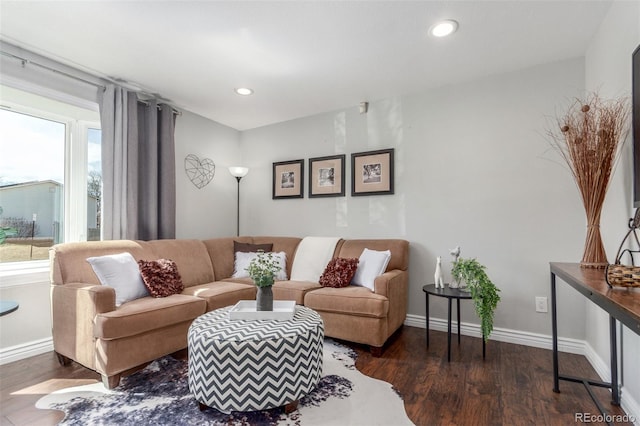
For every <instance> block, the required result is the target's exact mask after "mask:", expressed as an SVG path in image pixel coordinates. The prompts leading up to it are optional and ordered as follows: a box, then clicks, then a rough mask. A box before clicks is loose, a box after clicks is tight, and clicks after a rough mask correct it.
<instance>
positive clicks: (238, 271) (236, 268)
mask: <svg viewBox="0 0 640 426" xmlns="http://www.w3.org/2000/svg"><path fill="white" fill-rule="evenodd" d="M270 253H271V255H272V256H273V258H274V260H277V261H278V266H280V270H279V271H278V272H277V273H276V276H275V280H276V281H286V280H287V254H286V253H285V252H283V251H280V252H277V253H274V252H270ZM256 257H258V253H256V252H241V251H237V252H236V258H235V261H234V263H233V275H232V276H231V278H249V272H247V268H248V267H249V264H250V263H251V261H252V260H253V259H255V258H256Z"/></svg>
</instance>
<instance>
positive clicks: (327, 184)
mask: <svg viewBox="0 0 640 426" xmlns="http://www.w3.org/2000/svg"><path fill="white" fill-rule="evenodd" d="M345 161H346V155H345V154H339V155H329V156H326V157H314V158H309V198H321V197H344V196H345V187H346V185H345V180H346V179H345V178H346V176H345V174H344V172H345V170H344V164H345Z"/></svg>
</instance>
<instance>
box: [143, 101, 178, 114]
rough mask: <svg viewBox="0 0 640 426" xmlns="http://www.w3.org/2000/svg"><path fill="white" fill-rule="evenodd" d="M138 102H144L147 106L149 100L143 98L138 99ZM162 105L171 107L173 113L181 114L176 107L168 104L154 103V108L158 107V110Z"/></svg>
mask: <svg viewBox="0 0 640 426" xmlns="http://www.w3.org/2000/svg"><path fill="white" fill-rule="evenodd" d="M138 102H139V103H141V104H145V105H146V106H149V104H150V103H151V102H149V101H146V100H144V99H138ZM163 106H168V107H169V108H171V111H173V113H174V114H175V115H182V111H178V110H177V109H175V108H174V107H172V106H171V105H169V104H162V103H159V104H158V105H156V108H158V110H161V109H162V107H163Z"/></svg>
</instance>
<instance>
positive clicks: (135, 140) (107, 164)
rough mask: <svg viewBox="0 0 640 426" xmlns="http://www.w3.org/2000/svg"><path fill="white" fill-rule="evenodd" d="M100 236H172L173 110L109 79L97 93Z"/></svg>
mask: <svg viewBox="0 0 640 426" xmlns="http://www.w3.org/2000/svg"><path fill="white" fill-rule="evenodd" d="M99 103H100V118H101V123H102V177H103V190H102V191H103V218H102V219H103V220H102V226H103V231H102V232H103V239H105V240H117V239H139V240H155V239H163V238H175V227H176V225H175V223H176V217H175V211H176V181H175V140H174V131H175V114H174V112H173V109H172V108H171V107H170V106H167V105H159V104H158V102H157V100H150V101H144V102H141V101H139V100H138V96H137V95H136V94H135V93H133V92H128V91H127V90H125V89H123V88H121V87H117V86H113V85H110V86H108V87H107V88H106V90H105V91H104V93H102V95H101V97H100V102H99Z"/></svg>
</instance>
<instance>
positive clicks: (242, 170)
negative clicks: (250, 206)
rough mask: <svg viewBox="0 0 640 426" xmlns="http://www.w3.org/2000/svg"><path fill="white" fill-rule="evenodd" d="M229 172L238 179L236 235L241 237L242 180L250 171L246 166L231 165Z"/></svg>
mask: <svg viewBox="0 0 640 426" xmlns="http://www.w3.org/2000/svg"><path fill="white" fill-rule="evenodd" d="M229 173H231V176H233V177H235V178H236V181H238V195H237V206H236V226H237V232H236V235H237V236H238V237H239V236H240V180H241V179H242V178H243V177H245V176H246V175H247V173H249V169H248V168H246V167H240V166H232V167H229Z"/></svg>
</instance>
